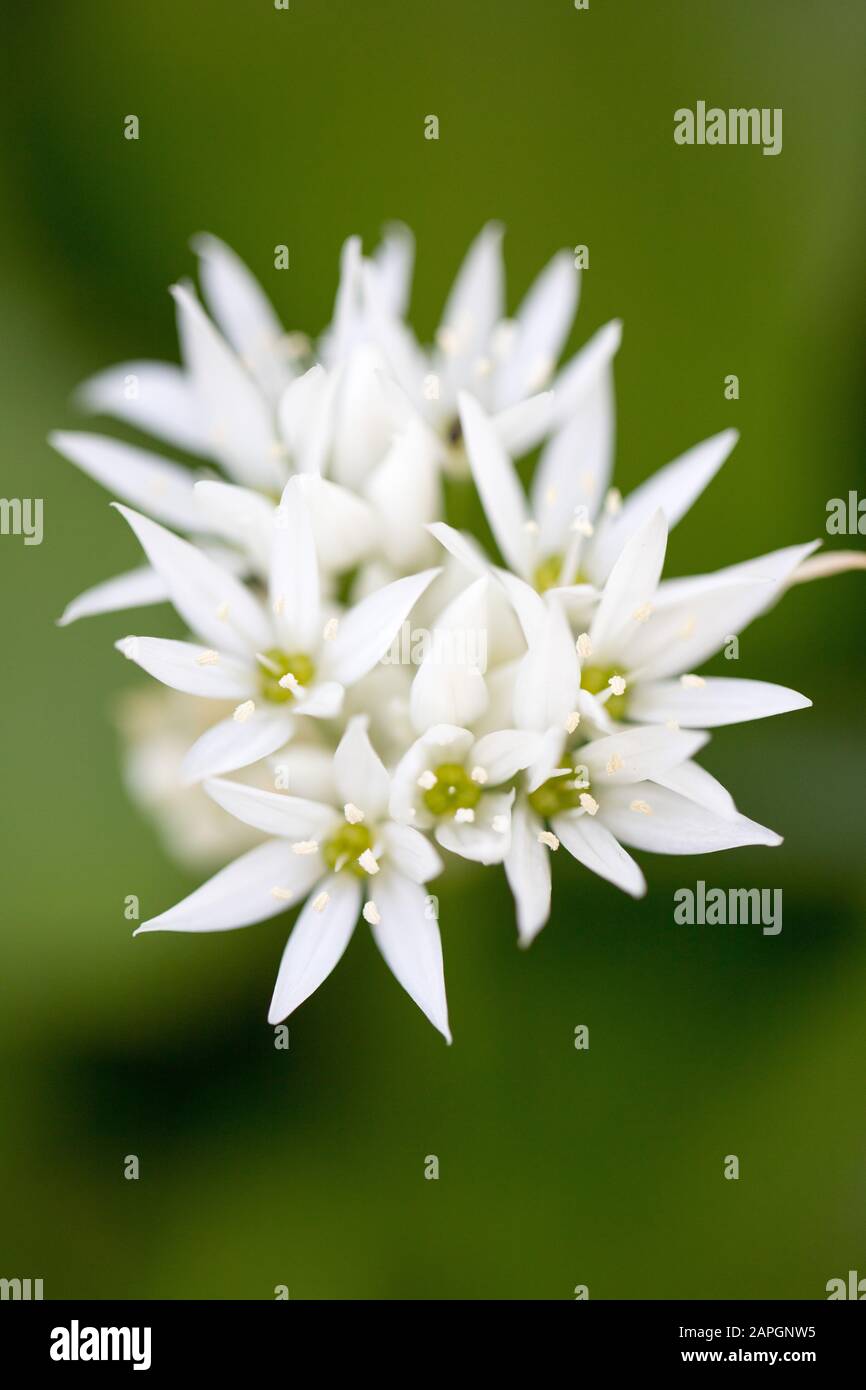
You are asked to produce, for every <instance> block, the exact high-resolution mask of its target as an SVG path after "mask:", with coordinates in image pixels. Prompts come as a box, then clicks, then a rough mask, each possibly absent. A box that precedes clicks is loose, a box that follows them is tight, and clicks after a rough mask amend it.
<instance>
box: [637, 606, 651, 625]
mask: <svg viewBox="0 0 866 1390" xmlns="http://www.w3.org/2000/svg"><path fill="white" fill-rule="evenodd" d="M652 612H653V606H652V604H651V603H642V604H641V605H640V607H639V608H636V609H635V610H634V612H633V613H632V617H633V618H634V620H635V622H636V623H645V622H646V620H647V618H650V617H651V616H652Z"/></svg>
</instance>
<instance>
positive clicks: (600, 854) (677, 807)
mask: <svg viewBox="0 0 866 1390" xmlns="http://www.w3.org/2000/svg"><path fill="white" fill-rule="evenodd" d="M575 655H576V654H575V652H574V644H573V642H572V640H571V633H570V631H569V629H568V625H567V623H566V622H565V619H564V616H563V615H562V613H561V611H559V609H558V606H557V604H556V602H555V600H551V601H550V604H549V607H548V611H547V618H546V622H545V624H544V628H543V630H542V631H541V632H540V633H539V634H538V635H537V636H536V638H535V640H534V641H533V642H532V643H531V644H530V649H529V651H528V652H527V655H526V657H525V658H524V661H523V663H522V666H521V670H520V672H519V674H518V679H517V683H516V687H515V697H514V698H515V706H514V713H515V723H516V724H518V725H520V726H521V727H523V728H525V729H528V730H531V731H535V732H536V735H538V734H540V735H541V738H540V750H539V752H538V753H537V756H536V757H535V759H534V761H533V762H532V763H531V765H529V766H528V767H527V771H526V773H525V775H524V777H523V779H522V783H521V785H520V787H519V789H518V792H517V798H516V801H515V804H514V808H513V811H512V822H511V844H510V847H509V850H508V854H507V856H506V859H505V871H506V874H507V876H508V881H509V883H510V885H511V889H512V892H513V893H514V897H515V901H516V905H517V916H518V930H519V934H520V939H521V942H522V943H523V944H524V945H526V944H528V943H529V942H530V941H531V940H532V939H533V937H534V936H536V935H537V933H538V932H539V931H540V930H541V928H542V927H543V926H544V924H545V922H546V921H547V918H548V915H549V913H550V896H551V874H550V846H549V840H548V838H547V837H546V836H545V833H544V832H545V828H546V826H548V825H549V827H550V830H551V831H552V832H553V836H554V837H555V839H556V840H558V841H559V843H560V844H561V845H562V847H563V848H565V849H566V850H567V851H568V853H570V854H571V855H573V856H574V858H575V859H577V860H578V861H579V862H580V863H581V864H583V865H584V867H586V868H588V869H590V870H591V871H592V872H593V873H596V874H599V875H600V876H601V877H602V878H605V879H608V880H609V881H610V882H611V883H614V884H616V885H617V886H618V887H620V888H622V889H624V891H625V892H627V893H631V894H632V895H633V896H635V897H639V896H641V895H642V894H643V893H644V892H645V891H646V884H645V882H644V878H643V874H642V873H641V871H640V869H639V868H638V866H637V864H636V863H635V862H634V860H633V859H632V858H631V856H630V855H629V854H628V853H627V852H626V851H625V850H624V849H623V844H626V845H630V846H632V847H634V848H637V849H647V850H652V851H654V852H655V853H658V854H699V853H709V852H711V851H714V850H721V849H731V848H734V847H736V846H738V845H746V844H764V845H777V844H779V843H780V842H781V840H780V837H779V836H778V835H776V834H775V833H774V832H773V831H771V830H767V829H766V828H765V827H764V826H762V825H758V824H757V823H756V822H754V821H751V820H748V819H747V818H746V817H745V816H741V815H740V814H739V813H738V812H737V811H736V809H735V807H734V804H733V802H732V800H731V798H730V796H729V795H728V793H727V792H726V791H725V789H724V788H723V787H722V786H721V785H720V784H719V783H718V782H717V781H716V780H715V778H713V777H711V776H710V775H709V773H706V772H704V770H703V769H702V768H700V767H698V766H697V765H696V764H695V763H693V762H692V761H691V758H692V756H693V754H694V753H695V752H697V750H698V749H699V748H700V747H701V746H702V745H703V744H704V743H705V742H706V739H707V735H706V734H701V733H685V732H679V731H675V730H670V729H666V728H653V727H643V728H634V729H625V730H623V731H621V732H616V733H614V734H612V735H609V736H607V737H603V738H593V739H590V740H589V741H588V742H584V741H582V733H583V729H584V725H583V723H582V722H581V723H578V724H577V725H574V724H573V721H572V719H571V718H570V714H571V712H572V711H573V710H574V708H575V705H576V703H577V701H578V687H577V679H578V677H577V665H576V660H575Z"/></svg>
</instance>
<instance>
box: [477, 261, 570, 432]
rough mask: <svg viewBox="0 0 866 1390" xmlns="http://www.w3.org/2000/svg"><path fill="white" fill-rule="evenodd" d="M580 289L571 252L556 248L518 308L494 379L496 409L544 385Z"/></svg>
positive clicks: (557, 354) (558, 350) (552, 368)
mask: <svg viewBox="0 0 866 1390" xmlns="http://www.w3.org/2000/svg"><path fill="white" fill-rule="evenodd" d="M579 289H580V275H579V272H578V271H577V270H576V269H575V265H574V259H573V257H572V255H571V253H570V252H568V251H560V252H558V253H557V254H556V255H555V256H554V257H553V260H552V261H550V263H549V264H548V265H547V266H545V268H544V270H543V271H542V272H541V274H540V275H539V276H538V278H537V280H536V281H535V283H534V284H533V285H531V286H530V288H529V291H528V293H527V295H526V298H525V299H524V300H523V302H522V303H521V305H520V307H519V308H518V310H517V315H516V332H515V336H514V342H513V344H512V346H511V351H510V352H509V354H508V356H507V358H506V359H505V362H504V363H503V365H502V368H501V370H500V372H499V374H498V378H497V382H496V406H497V409H499V410H502V409H504V408H505V407H506V406H509V405H513V404H514V402H515V401H518V400H521V399H522V397H524V396H526V395H528V394H529V393H530V392H531V391H537V390H538V389H539V387H541V386H546V385H547V382H548V380H549V379H550V377H551V375H552V374H553V370H554V367H555V366H556V363H557V359H558V358H559V354H560V352H561V351H562V346H563V344H564V342H565V340H566V338H567V337H568V333H569V330H570V328H571V324H572V320H573V318H574V315H575V312H576V310H577V300H578V293H579Z"/></svg>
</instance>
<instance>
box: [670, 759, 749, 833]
mask: <svg viewBox="0 0 866 1390" xmlns="http://www.w3.org/2000/svg"><path fill="white" fill-rule="evenodd" d="M654 780H655V781H656V782H660V783H661V785H662V786H663V787H668V788H670V790H671V791H672V792H679V794H680V796H684V797H687V798H688V800H689V801H696V802H697V803H698V805H699V806H705V807H706V808H707V810H708V811H714V812H715V813H716V815H718V816H725V817H726V818H728V819H730V817H731V816H736V815H737V814H738V812H737V808H736V806H735V805H734V798H733V797H732V796H731V793H730V792H729V791H728V789H727V787H723V786H722V784H721V782H718V781H716V779H715V777H713V776H711V774H710V773H709V772H707V770H706V768H703V767H701V766H700V765H699V764H698V763H693V762H688V761H687V762H684V763H680V764H679V765H678V766H677V767H672V768H669V769H668V771H667V772H662V773H656V776H655V779H654Z"/></svg>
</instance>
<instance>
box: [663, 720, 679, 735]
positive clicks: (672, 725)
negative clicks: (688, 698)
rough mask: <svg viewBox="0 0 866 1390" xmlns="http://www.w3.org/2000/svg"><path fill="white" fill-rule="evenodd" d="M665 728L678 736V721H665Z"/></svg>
mask: <svg viewBox="0 0 866 1390" xmlns="http://www.w3.org/2000/svg"><path fill="white" fill-rule="evenodd" d="M665 728H666V729H670V730H671V731H672V732H673V733H675V734H678V733H679V731H680V721H679V720H678V719H666V720H665Z"/></svg>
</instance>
